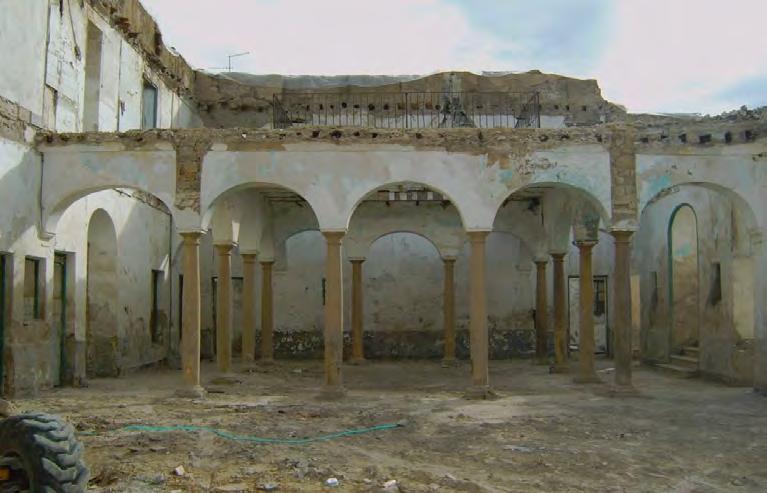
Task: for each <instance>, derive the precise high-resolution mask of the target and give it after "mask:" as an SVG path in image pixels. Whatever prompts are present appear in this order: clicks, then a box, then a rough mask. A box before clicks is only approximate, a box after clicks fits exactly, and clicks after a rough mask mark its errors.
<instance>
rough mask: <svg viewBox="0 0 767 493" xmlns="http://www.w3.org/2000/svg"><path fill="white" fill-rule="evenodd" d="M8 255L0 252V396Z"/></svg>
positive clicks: (1, 392)
mask: <svg viewBox="0 0 767 493" xmlns="http://www.w3.org/2000/svg"><path fill="white" fill-rule="evenodd" d="M8 258H9V257H8V255H3V254H0V396H3V395H5V321H6V318H7V316H8V314H7V312H6V308H7V306H8V304H7V303H6V299H5V298H6V294H7V293H8V290H7V289H6V288H7V285H8V278H9V272H8V271H9V264H10V262H9V260H8Z"/></svg>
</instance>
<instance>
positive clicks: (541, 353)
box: [535, 261, 549, 364]
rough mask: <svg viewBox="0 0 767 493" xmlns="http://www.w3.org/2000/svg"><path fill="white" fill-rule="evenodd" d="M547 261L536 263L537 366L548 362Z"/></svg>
mask: <svg viewBox="0 0 767 493" xmlns="http://www.w3.org/2000/svg"><path fill="white" fill-rule="evenodd" d="M547 263H548V262H547V261H536V262H535V268H536V269H535V270H536V289H535V359H536V362H537V363H538V364H547V363H548V361H549V348H548V345H549V337H548V330H549V324H548V300H547V299H546V292H547V286H546V264H547Z"/></svg>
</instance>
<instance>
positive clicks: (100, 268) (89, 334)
mask: <svg viewBox="0 0 767 493" xmlns="http://www.w3.org/2000/svg"><path fill="white" fill-rule="evenodd" d="M118 272H119V252H118V247H117V233H116V231H115V226H114V223H113V221H112V218H111V217H110V216H109V214H108V213H107V212H106V211H105V210H104V209H97V210H96V211H95V212H94V213H93V214H92V215H91V218H90V221H89V223H88V253H87V277H86V283H87V285H86V300H87V302H86V330H85V333H86V373H87V375H88V377H89V378H92V377H113V376H116V375H117V374H118V373H119V361H118V355H119V352H118V335H119V328H118V324H119V295H120V293H119V281H118Z"/></svg>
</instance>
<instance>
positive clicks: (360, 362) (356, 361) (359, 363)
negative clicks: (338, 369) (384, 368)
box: [348, 358, 370, 366]
mask: <svg viewBox="0 0 767 493" xmlns="http://www.w3.org/2000/svg"><path fill="white" fill-rule="evenodd" d="M348 363H349V364H350V365H354V366H362V365H367V364H368V363H370V361H369V360H366V359H365V358H350V359H349V361H348Z"/></svg>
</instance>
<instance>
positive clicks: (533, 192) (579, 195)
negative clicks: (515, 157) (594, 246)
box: [493, 182, 611, 256]
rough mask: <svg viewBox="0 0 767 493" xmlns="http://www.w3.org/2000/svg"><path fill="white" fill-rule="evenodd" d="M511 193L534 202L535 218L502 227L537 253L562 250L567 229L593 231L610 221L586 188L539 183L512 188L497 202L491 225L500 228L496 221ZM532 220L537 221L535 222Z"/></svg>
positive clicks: (601, 204)
mask: <svg viewBox="0 0 767 493" xmlns="http://www.w3.org/2000/svg"><path fill="white" fill-rule="evenodd" d="M515 196H516V197H518V198H529V200H537V201H538V205H537V206H536V207H539V208H540V212H539V214H538V217H536V218H526V220H525V221H519V222H515V223H513V224H510V225H507V226H506V227H507V229H508V230H509V231H510V232H513V233H515V234H516V236H518V237H519V238H520V239H522V240H523V241H525V242H527V244H528V247H529V248H530V249H531V250H532V251H533V253H534V254H535V255H538V256H543V255H546V254H547V253H548V252H549V251H557V252H566V251H567V250H568V249H569V240H570V234H571V230H573V229H575V227H576V226H578V225H581V226H588V227H587V228H586V229H591V230H595V229H597V228H598V227H599V226H600V224H601V225H602V227H604V228H609V227H610V224H611V218H610V214H609V213H608V211H607V209H606V208H605V206H604V204H603V203H602V201H600V199H599V198H598V197H596V196H595V195H594V194H593V193H591V192H590V191H588V190H586V189H584V188H580V187H576V186H574V185H570V184H568V183H562V182H539V183H531V184H528V185H526V186H524V187H521V188H518V189H515V190H514V191H512V192H510V193H508V194H507V195H505V196H504V197H503V200H501V201H500V202H499V203H498V207H497V209H496V212H495V217H494V223H493V224H494V225H495V226H496V227H497V228H500V230H501V231H502V230H503V225H502V224H499V216H500V212H501V211H502V210H503V208H504V207H506V204H507V203H508V202H509V201H510V200H512V199H513V198H514V197H515ZM535 220H539V221H540V222H539V223H538V224H535ZM507 222H508V221H507ZM589 223H590V224H589ZM581 229H583V228H581ZM591 233H592V234H593V233H595V231H591ZM576 236H577V235H576Z"/></svg>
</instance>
